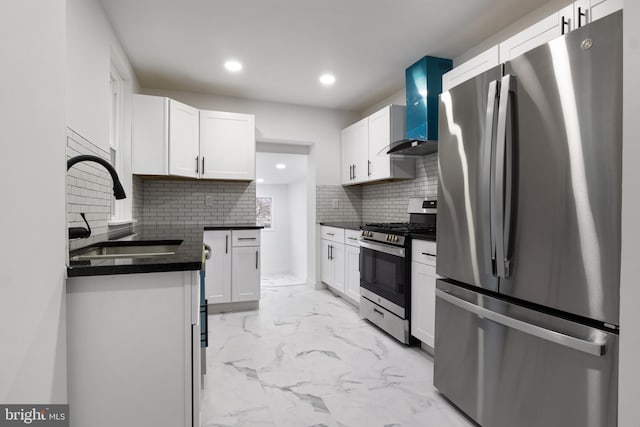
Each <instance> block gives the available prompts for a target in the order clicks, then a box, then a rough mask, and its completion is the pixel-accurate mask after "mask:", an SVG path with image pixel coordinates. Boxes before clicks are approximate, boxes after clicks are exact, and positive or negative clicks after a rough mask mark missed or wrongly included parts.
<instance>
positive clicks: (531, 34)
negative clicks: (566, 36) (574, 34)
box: [500, 12, 566, 62]
mask: <svg viewBox="0 0 640 427" xmlns="http://www.w3.org/2000/svg"><path fill="white" fill-rule="evenodd" d="M562 27H563V26H562V16H561V15H560V12H555V13H553V14H552V15H550V16H548V17H546V18H545V19H543V20H542V21H539V22H538V23H536V24H533V25H532V26H530V27H529V28H527V29H526V30H524V31H521V32H519V33H518V34H516V35H515V36H513V37H511V38H509V39H507V40H505V41H504V42H502V43H500V61H501V62H506V61H509V60H510V59H513V58H515V57H517V56H520V55H522V54H523V53H525V52H528V51H530V50H531V49H534V48H536V47H538V46H541V45H543V44H545V43H547V42H549V41H551V40H553V39H555V38H556V37H558V36H560V35H562V34H563V33H562V31H563V30H562ZM565 32H566V30H565Z"/></svg>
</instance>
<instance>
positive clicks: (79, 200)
mask: <svg viewBox="0 0 640 427" xmlns="http://www.w3.org/2000/svg"><path fill="white" fill-rule="evenodd" d="M81 154H92V155H95V156H98V157H100V158H103V159H105V160H109V153H108V152H107V151H105V150H103V149H102V148H100V147H98V146H97V145H95V144H93V143H92V142H91V141H89V140H87V139H85V138H83V137H82V136H80V135H79V134H77V133H76V132H74V131H73V130H71V129H69V128H67V159H69V158H71V157H75V156H78V155H81ZM112 188H113V185H112V183H111V177H110V176H109V173H108V172H107V171H106V170H105V169H104V168H103V167H102V166H100V165H98V164H97V163H93V162H81V163H77V164H76V165H74V166H73V167H72V168H71V169H69V171H68V172H67V223H68V226H69V227H84V226H85V224H84V221H83V220H82V218H81V217H80V213H81V212H84V213H86V217H87V221H89V225H90V226H91V230H92V233H91V234H92V235H98V234H103V233H106V232H107V222H108V221H109V218H110V216H111V199H112V197H113V189H112Z"/></svg>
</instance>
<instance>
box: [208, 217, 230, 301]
mask: <svg viewBox="0 0 640 427" xmlns="http://www.w3.org/2000/svg"><path fill="white" fill-rule="evenodd" d="M204 244H205V245H208V246H209V247H210V248H211V256H210V258H209V259H208V260H206V266H205V279H204V287H205V295H206V298H207V300H208V302H209V304H216V303H221V302H231V232H230V231H218V230H216V231H205V232H204Z"/></svg>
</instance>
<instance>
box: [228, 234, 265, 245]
mask: <svg viewBox="0 0 640 427" xmlns="http://www.w3.org/2000/svg"><path fill="white" fill-rule="evenodd" d="M231 241H232V242H233V243H232V245H233V246H234V247H238V246H260V230H233V231H231Z"/></svg>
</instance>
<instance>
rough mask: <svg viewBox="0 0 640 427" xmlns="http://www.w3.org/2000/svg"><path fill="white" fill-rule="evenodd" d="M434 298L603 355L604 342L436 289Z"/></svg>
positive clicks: (586, 351)
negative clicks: (547, 326) (556, 328)
mask: <svg viewBox="0 0 640 427" xmlns="http://www.w3.org/2000/svg"><path fill="white" fill-rule="evenodd" d="M436 296H437V297H438V298H441V299H443V300H445V301H447V302H449V303H451V304H453V305H455V306H457V307H460V308H461V309H463V310H466V311H469V312H471V313H474V314H476V315H478V316H480V317H482V318H485V319H489V320H492V321H494V322H496V323H499V324H501V325H504V326H506V327H508V328H511V329H515V330H517V331H520V332H523V333H525V334H528V335H533V336H534V337H538V338H541V339H543V340H546V341H549V342H552V343H555V344H559V345H562V346H565V347H569V348H572V349H574V350H578V351H581V352H583V353H588V354H591V355H593V356H598V357H600V356H603V355H604V354H605V350H606V341H605V342H602V343H594V342H591V341H586V340H583V339H580V338H575V337H572V336H570V335H565V334H561V333H560V332H556V331H552V330H549V329H545V328H542V327H540V326H536V325H532V324H531V323H527V322H523V321H522V320H518V319H514V318H513V317H509V316H505V315H504V314H500V313H496V312H495V311H491V310H488V309H486V308H484V307H480V306H477V305H475V304H473V303H470V302H468V301H465V300H462V299H460V298H457V297H455V296H453V295H451V294H449V293H447V292H444V291H442V290H440V289H436Z"/></svg>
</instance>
